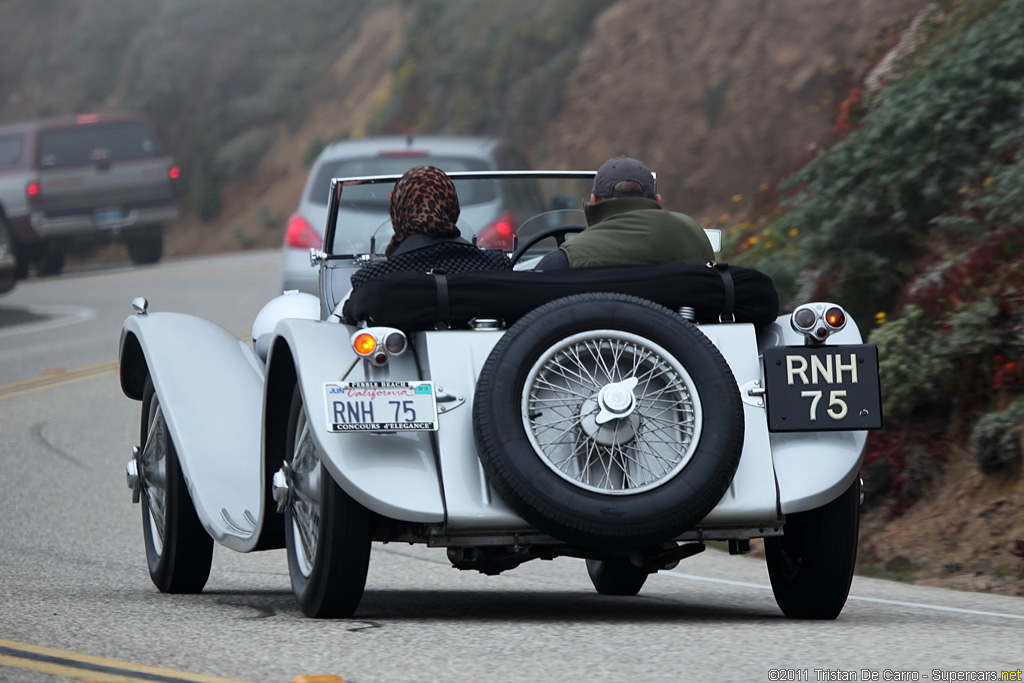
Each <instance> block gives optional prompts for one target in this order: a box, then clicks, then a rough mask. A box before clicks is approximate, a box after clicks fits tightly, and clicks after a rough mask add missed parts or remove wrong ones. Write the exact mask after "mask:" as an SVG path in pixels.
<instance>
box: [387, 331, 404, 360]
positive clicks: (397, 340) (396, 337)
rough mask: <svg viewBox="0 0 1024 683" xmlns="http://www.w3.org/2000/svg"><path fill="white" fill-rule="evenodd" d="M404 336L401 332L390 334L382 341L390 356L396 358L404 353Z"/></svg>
mask: <svg viewBox="0 0 1024 683" xmlns="http://www.w3.org/2000/svg"><path fill="white" fill-rule="evenodd" d="M405 344H406V341H405V335H404V334H402V333H401V332H392V333H391V334H389V335H388V336H387V339H385V340H384V348H386V349H387V350H388V353H390V354H391V355H392V356H397V355H399V354H400V353H402V352H403V351H405Z"/></svg>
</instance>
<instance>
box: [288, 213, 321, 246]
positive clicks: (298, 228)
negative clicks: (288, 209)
mask: <svg viewBox="0 0 1024 683" xmlns="http://www.w3.org/2000/svg"><path fill="white" fill-rule="evenodd" d="M284 243H285V244H287V245H288V246H289V247H295V248H296V249H319V248H320V247H322V246H323V245H324V242H323V240H322V239H321V238H320V235H318V234H317V232H316V230H314V229H313V226H312V225H310V224H309V221H307V220H306V219H305V218H303V217H302V216H301V215H299V214H297V213H293V214H292V217H291V218H289V219H288V229H287V231H286V232H285V237H284Z"/></svg>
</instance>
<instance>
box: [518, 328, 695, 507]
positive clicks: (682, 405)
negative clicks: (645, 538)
mask: <svg viewBox="0 0 1024 683" xmlns="http://www.w3.org/2000/svg"><path fill="white" fill-rule="evenodd" d="M696 396H697V394H696V388H695V387H694V385H693V380H692V379H691V377H690V375H689V373H688V372H687V371H686V369H685V368H684V367H683V366H682V365H681V364H680V363H679V362H678V361H677V360H676V359H675V358H673V357H672V356H671V354H669V353H668V352H667V351H666V350H665V349H663V348H662V347H660V346H659V345H657V344H654V343H653V342H651V341H649V340H646V339H644V338H642V337H640V336H638V335H635V334H631V333H628V332H622V331H617V330H597V331H593V332H585V333H581V334H577V335H573V336H571V337H569V338H567V339H565V340H563V341H562V342H561V343H559V344H557V345H556V346H554V347H552V348H551V349H549V350H548V351H547V352H546V353H544V354H543V355H542V356H541V357H540V358H539V359H538V361H537V363H536V364H535V365H534V366H533V368H532V369H531V371H530V373H529V375H528V376H527V379H526V383H525V387H524V391H523V405H522V415H523V425H524V428H525V429H526V433H527V435H528V437H529V438H530V443H531V444H532V445H533V446H534V448H535V449H536V450H537V452H538V454H539V455H540V457H541V459H542V461H543V462H544V464H546V465H547V466H548V467H550V468H551V469H552V470H553V471H554V472H555V473H556V474H558V475H559V476H561V477H563V478H564V479H566V480H567V481H570V482H572V483H574V484H575V485H577V486H580V487H582V488H585V489H587V490H590V491H595V492H598V493H607V494H612V495H622V494H633V493H639V492H642V491H646V490H649V489H651V488H654V487H656V486H658V485H660V484H661V483H663V482H665V481H667V480H669V479H671V478H672V477H673V476H675V474H676V473H677V472H678V471H679V470H681V469H682V468H683V467H685V466H686V464H687V463H688V462H689V461H690V459H691V458H692V457H693V453H694V451H695V450H696V441H697V440H696V438H695V436H696V435H697V434H699V433H700V428H701V422H702V419H701V407H700V402H699V399H697V398H696Z"/></svg>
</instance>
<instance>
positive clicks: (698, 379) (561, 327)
mask: <svg viewBox="0 0 1024 683" xmlns="http://www.w3.org/2000/svg"><path fill="white" fill-rule="evenodd" d="M587 353H592V355H591V356H587V355H586V354H587ZM580 354H584V355H582V356H581V355H580ZM598 359H599V360H598ZM563 362H564V363H566V365H565V366H563V365H562V363H563ZM591 362H593V364H592V365H591V366H590V367H587V368H585V367H584V366H588V365H590V364H591ZM620 363H621V365H620ZM630 364H632V369H630ZM576 365H578V366H579V372H576V373H575V374H574V375H573V373H572V369H573V368H575V367H576ZM624 368H625V369H624ZM630 373H632V374H630ZM570 375H573V376H572V377H570ZM627 375H629V376H627ZM640 377H642V378H644V384H643V385H641V384H640V383H639V381H638V382H634V383H633V384H632V385H630V384H629V383H630V382H631V381H632V380H631V378H640ZM580 378H584V380H585V381H583V380H581V379H580ZM528 385H529V386H528ZM556 385H557V386H556ZM634 389H635V391H634ZM602 397H603V398H602ZM612 409H614V410H616V411H619V412H617V413H616V415H619V416H618V417H614V418H611V417H609V415H611V414H612V413H611V412H608V411H611V410H612ZM524 415H527V416H528V419H524ZM601 419H604V422H603V423H602V422H600V420H601ZM687 420H689V422H690V424H687ZM473 427H474V432H475V436H476V443H477V450H478V452H479V454H480V459H481V462H482V464H483V466H484V469H485V470H486V472H487V474H488V476H489V478H490V480H491V482H492V483H493V484H494V486H495V487H496V488H497V490H498V491H499V493H500V494H501V495H502V497H503V498H504V499H505V500H506V501H507V502H508V503H509V504H510V505H511V506H512V507H513V509H515V510H516V512H518V513H519V514H520V515H521V516H522V517H523V519H525V520H526V521H528V522H530V523H531V524H533V525H534V526H536V527H537V528H538V529H540V530H542V531H544V532H546V533H548V534H550V535H552V536H554V537H556V538H559V539H561V540H563V541H565V542H567V543H570V544H573V545H577V546H580V547H590V548H604V549H626V548H637V547H645V546H652V545H656V544H658V543H660V542H663V541H666V540H669V539H672V538H675V537H676V536H678V535H679V534H681V533H682V532H684V531H686V530H688V529H691V528H693V526H694V525H695V524H697V522H699V521H700V520H701V519H703V518H704V517H705V516H706V515H707V514H708V513H709V512H710V511H711V509H712V508H714V506H715V505H716V504H717V503H718V501H719V500H720V499H721V497H722V495H723V494H724V493H725V491H726V489H727V488H728V486H729V482H730V481H731V480H732V477H733V474H734V473H735V472H736V467H737V465H738V464H739V458H740V451H741V449H742V446H743V408H742V402H741V400H740V396H739V391H738V390H737V385H736V380H735V379H734V378H733V375H732V372H731V371H730V369H729V366H728V364H727V363H726V361H725V359H724V358H723V357H722V355H721V353H719V351H718V349H717V348H715V346H714V344H712V343H711V341H710V340H709V339H708V338H707V337H706V336H704V334H703V333H701V332H700V331H699V330H698V329H697V328H696V327H694V326H693V325H692V324H690V323H689V322H687V321H685V320H684V319H683V318H682V317H680V316H678V315H676V314H675V313H672V312H671V311H669V310H668V309H666V308H664V307H662V306H659V305H657V304H653V303H651V302H649V301H646V300H644V299H640V298H637V297H632V296H625V295H619V294H583V295H577V296H570V297H566V298H564V299H559V300H557V301H553V302H551V303H549V304H546V305H544V306H541V307H540V308H537V309H536V310H534V311H532V312H530V313H529V314H527V315H525V316H523V317H522V318H521V319H520V320H519V321H518V322H517V323H516V324H515V325H513V326H512V327H511V328H510V329H509V331H508V332H507V333H506V334H505V336H504V337H502V339H501V340H500V341H499V342H498V344H497V345H495V347H494V350H493V351H492V352H491V354H490V356H489V357H488V359H487V361H486V362H485V363H484V367H483V369H482V371H481V373H480V379H479V381H478V382H477V388H476V394H475V400H474V405H473ZM688 430H689V431H688ZM559 457H561V458H562V459H561V460H557V462H556V458H559Z"/></svg>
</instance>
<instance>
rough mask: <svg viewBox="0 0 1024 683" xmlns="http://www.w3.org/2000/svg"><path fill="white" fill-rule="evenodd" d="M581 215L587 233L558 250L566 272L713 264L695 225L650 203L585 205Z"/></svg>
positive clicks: (624, 199) (635, 199)
mask: <svg viewBox="0 0 1024 683" xmlns="http://www.w3.org/2000/svg"><path fill="white" fill-rule="evenodd" d="M584 212H585V213H586V215H587V225H588V226H589V227H588V228H587V229H586V230H584V231H583V232H581V233H579V234H578V235H575V236H573V237H572V238H570V239H569V240H566V242H565V244H563V245H562V246H561V247H560V249H561V250H562V251H564V252H565V254H566V256H567V257H568V259H569V266H570V267H572V268H585V267H588V266H670V265H688V264H703V263H707V262H708V261H713V260H714V259H715V253H714V251H713V250H712V249H711V242H710V241H709V240H708V237H707V235H706V234H705V233H704V229H703V228H701V227H700V225H699V224H698V223H697V221H695V220H693V219H692V218H690V217H689V216H687V215H686V214H682V213H676V212H675V211H666V210H665V209H663V208H661V205H660V204H658V202H656V201H654V200H653V199H646V198H644V197H621V198H618V199H604V200H602V201H600V202H598V203H597V204H587V205H585V206H584Z"/></svg>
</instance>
